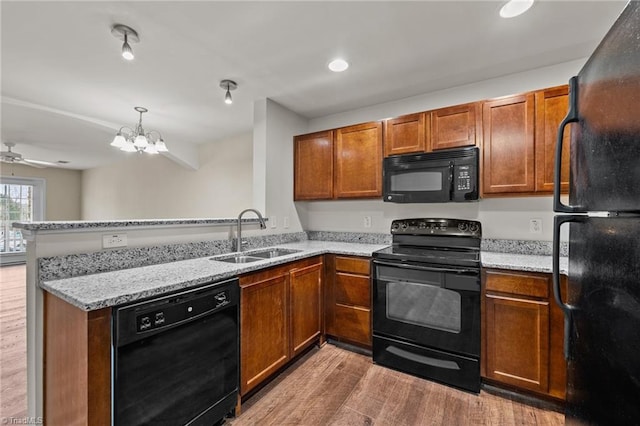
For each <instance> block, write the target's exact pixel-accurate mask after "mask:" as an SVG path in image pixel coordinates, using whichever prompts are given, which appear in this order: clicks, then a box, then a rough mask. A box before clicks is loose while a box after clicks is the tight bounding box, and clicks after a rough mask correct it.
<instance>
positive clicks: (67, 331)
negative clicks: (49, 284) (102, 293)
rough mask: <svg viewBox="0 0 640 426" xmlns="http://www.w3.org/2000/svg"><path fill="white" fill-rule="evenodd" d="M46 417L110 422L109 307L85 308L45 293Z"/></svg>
mask: <svg viewBox="0 0 640 426" xmlns="http://www.w3.org/2000/svg"><path fill="white" fill-rule="evenodd" d="M43 356H44V366H43V373H44V418H45V421H46V424H48V425H71V424H73V425H86V426H89V425H90V426H93V425H96V426H100V425H104V426H107V425H110V424H111V308H104V309H99V310H97V311H89V312H85V311H83V310H81V309H78V308H76V307H75V306H73V305H70V304H69V303H67V302H65V301H64V300H62V299H60V298H58V297H56V296H54V295H52V294H50V293H47V292H44V354H43Z"/></svg>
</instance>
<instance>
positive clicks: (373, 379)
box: [230, 344, 564, 426]
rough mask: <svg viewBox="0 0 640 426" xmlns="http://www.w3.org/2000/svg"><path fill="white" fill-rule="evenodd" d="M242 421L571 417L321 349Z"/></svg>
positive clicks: (237, 422) (521, 421) (558, 420)
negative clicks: (456, 387) (475, 393)
mask: <svg viewBox="0 0 640 426" xmlns="http://www.w3.org/2000/svg"><path fill="white" fill-rule="evenodd" d="M230 423H231V424H232V425H233V426H242V425H305V426H312V425H389V426H391V425H393V426H399V425H407V426H414V425H516V424H518V425H563V424H564V415H563V414H561V413H557V412H555V411H547V410H542V409H539V408H535V407H531V406H528V405H524V404H522V403H519V402H516V401H511V400H509V399H505V398H501V397H498V396H495V395H492V394H490V393H487V392H484V391H483V392H481V393H480V395H479V396H478V395H474V394H470V393H467V392H462V391H459V390H456V389H453V388H450V387H447V386H443V385H439V384H436V383H433V382H430V381H428V380H423V379H419V378H416V377H413V376H409V375H406V374H403V373H399V372H397V371H394V370H390V369H387V368H384V367H380V366H378V365H374V364H373V363H372V362H371V358H370V357H367V356H364V355H360V354H356V353H353V352H349V351H346V350H344V349H341V348H338V347H336V346H333V345H331V344H327V345H325V346H323V347H322V348H320V349H317V348H314V349H313V350H311V351H310V352H309V353H307V354H306V355H305V356H303V357H302V358H301V359H300V360H298V361H297V362H296V363H295V364H294V365H292V366H291V367H290V368H288V369H287V370H285V371H284V372H283V373H282V374H281V375H280V376H278V377H277V378H276V379H275V380H273V381H272V382H271V383H269V384H268V385H267V386H265V387H264V388H263V389H261V390H260V391H259V392H257V393H256V394H255V395H253V396H252V397H250V398H249V399H248V400H247V401H246V402H245V403H243V404H242V414H241V415H240V416H238V417H237V418H235V419H233V420H231V421H230Z"/></svg>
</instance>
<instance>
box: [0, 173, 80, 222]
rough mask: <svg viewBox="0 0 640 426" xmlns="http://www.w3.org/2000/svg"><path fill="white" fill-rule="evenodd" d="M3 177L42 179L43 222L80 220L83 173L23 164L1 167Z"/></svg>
mask: <svg viewBox="0 0 640 426" xmlns="http://www.w3.org/2000/svg"><path fill="white" fill-rule="evenodd" d="M0 168H1V174H2V176H7V177H15V178H18V177H25V178H42V179H44V180H45V182H46V185H45V186H46V193H45V203H46V204H45V209H44V219H43V220H80V217H81V216H80V214H81V213H80V211H81V201H80V200H81V194H82V172H81V171H80V170H69V169H58V168H55V167H47V168H45V169H37V168H35V167H30V166H24V165H21V164H5V163H2V165H1V166H0Z"/></svg>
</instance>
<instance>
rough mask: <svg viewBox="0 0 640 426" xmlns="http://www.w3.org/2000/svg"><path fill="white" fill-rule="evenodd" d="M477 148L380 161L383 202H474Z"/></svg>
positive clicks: (398, 156)
mask: <svg viewBox="0 0 640 426" xmlns="http://www.w3.org/2000/svg"><path fill="white" fill-rule="evenodd" d="M478 156H479V150H478V148H477V147H469V148H457V149H449V150H445V151H437V152H429V153H426V154H406V155H395V156H392V157H387V158H385V159H384V160H383V163H382V164H383V168H382V180H383V194H382V196H383V199H384V201H386V202H390V203H446V202H450V201H453V202H464V201H477V200H478V198H479V190H478V162H479V160H478Z"/></svg>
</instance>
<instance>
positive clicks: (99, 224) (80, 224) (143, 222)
mask: <svg viewBox="0 0 640 426" xmlns="http://www.w3.org/2000/svg"><path fill="white" fill-rule="evenodd" d="M264 220H265V221H268V220H269V219H268V218H264ZM237 221H238V219H236V218H217V219H204V218H203V219H139V220H108V221H88V220H78V221H57V222H14V223H12V224H11V226H13V227H14V228H19V229H24V230H25V231H64V230H74V229H83V230H87V229H103V230H104V229H110V228H137V227H147V226H183V225H187V226H189V225H191V226H193V225H213V226H216V225H218V226H220V225H235V224H236V223H237ZM242 223H258V219H257V218H248V219H242Z"/></svg>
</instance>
